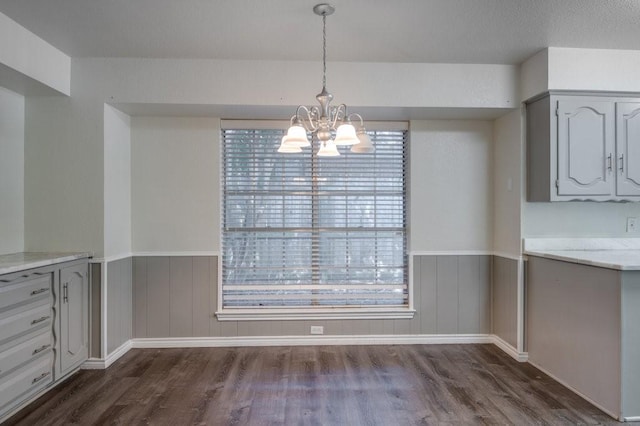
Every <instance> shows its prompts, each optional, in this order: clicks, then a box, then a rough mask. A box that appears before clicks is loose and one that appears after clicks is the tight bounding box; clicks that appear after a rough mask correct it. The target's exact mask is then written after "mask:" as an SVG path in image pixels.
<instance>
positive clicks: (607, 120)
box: [527, 95, 640, 201]
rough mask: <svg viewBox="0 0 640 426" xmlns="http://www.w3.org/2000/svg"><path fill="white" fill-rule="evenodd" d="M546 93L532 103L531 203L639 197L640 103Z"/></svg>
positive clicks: (529, 147)
mask: <svg viewBox="0 0 640 426" xmlns="http://www.w3.org/2000/svg"><path fill="white" fill-rule="evenodd" d="M637 100H638V99H631V98H624V97H604V96H583V95H547V96H545V97H542V98H540V99H537V100H535V101H533V102H530V103H528V104H527V200H528V201H571V200H595V201H609V200H614V201H619V200H634V201H640V102H632V101H637Z"/></svg>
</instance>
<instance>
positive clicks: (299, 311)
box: [215, 120, 416, 321]
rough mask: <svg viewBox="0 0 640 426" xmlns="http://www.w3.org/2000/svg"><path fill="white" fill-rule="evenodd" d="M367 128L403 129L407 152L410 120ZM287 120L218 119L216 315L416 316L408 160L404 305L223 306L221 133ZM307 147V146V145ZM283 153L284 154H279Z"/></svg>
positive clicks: (267, 317)
mask: <svg viewBox="0 0 640 426" xmlns="http://www.w3.org/2000/svg"><path fill="white" fill-rule="evenodd" d="M365 125H366V127H367V130H372V131H376V130H377V131H385V130H389V131H396V130H398V131H406V132H407V136H406V147H405V149H406V150H405V153H406V156H407V157H408V155H409V146H410V143H409V136H410V133H409V123H408V122H404V121H403V122H400V121H375V122H367V123H366V124H365ZM288 126H289V122H287V121H280V120H221V121H220V134H219V137H220V139H219V144H218V158H219V162H220V163H219V206H220V215H219V229H220V251H219V253H220V255H219V256H218V283H217V310H216V312H215V316H216V317H217V319H218V320H220V321H254V320H325V319H412V318H413V317H414V315H415V312H416V311H415V308H414V300H413V258H412V256H411V255H410V251H409V242H410V238H409V226H408V224H409V210H410V209H409V200H410V194H409V192H410V191H409V189H410V170H409V161H408V158H407V161H406V162H405V174H406V175H405V215H406V223H407V225H406V226H405V233H406V234H405V238H406V247H405V250H406V252H405V256H406V259H407V266H406V276H405V280H406V282H407V287H408V288H407V298H408V301H407V305H406V306H371V307H349V306H344V307H342V306H337V307H336V306H334V307H308V306H305V307H300V308H293V307H270V308H250V307H247V308H237V307H234V308H229V307H227V308H225V307H224V306H223V272H222V269H223V268H222V266H223V265H222V258H223V253H224V251H223V247H222V244H223V239H224V212H222V209H223V208H224V194H225V192H224V191H225V188H224V185H225V176H224V173H225V167H224V135H223V129H233V128H242V129H256V130H263V129H265V130H268V129H286V128H287V127H288ZM307 149H308V148H307ZM282 155H286V154H282Z"/></svg>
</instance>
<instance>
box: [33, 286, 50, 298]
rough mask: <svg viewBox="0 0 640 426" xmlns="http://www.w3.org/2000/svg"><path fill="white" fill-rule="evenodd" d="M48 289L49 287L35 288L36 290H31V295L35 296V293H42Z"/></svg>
mask: <svg viewBox="0 0 640 426" xmlns="http://www.w3.org/2000/svg"><path fill="white" fill-rule="evenodd" d="M48 290H49V289H48V288H47V287H44V288H39V289H37V290H33V291H32V292H31V295H32V296H35V295H37V294H40V293H44V292H45V291H48Z"/></svg>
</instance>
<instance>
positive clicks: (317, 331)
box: [311, 325, 324, 334]
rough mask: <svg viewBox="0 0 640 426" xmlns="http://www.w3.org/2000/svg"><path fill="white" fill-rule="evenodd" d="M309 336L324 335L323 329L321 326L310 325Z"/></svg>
mask: <svg viewBox="0 0 640 426" xmlns="http://www.w3.org/2000/svg"><path fill="white" fill-rule="evenodd" d="M311 334H324V327H323V326H321V325H312V326H311Z"/></svg>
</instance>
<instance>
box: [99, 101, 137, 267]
mask: <svg viewBox="0 0 640 426" xmlns="http://www.w3.org/2000/svg"><path fill="white" fill-rule="evenodd" d="M129 253H131V126H130V118H129V116H128V115H126V114H123V113H122V112H120V111H118V110H116V109H115V108H113V107H111V106H109V105H105V106H104V257H106V258H109V257H112V256H120V255H127V254H129Z"/></svg>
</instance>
